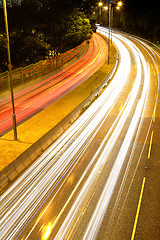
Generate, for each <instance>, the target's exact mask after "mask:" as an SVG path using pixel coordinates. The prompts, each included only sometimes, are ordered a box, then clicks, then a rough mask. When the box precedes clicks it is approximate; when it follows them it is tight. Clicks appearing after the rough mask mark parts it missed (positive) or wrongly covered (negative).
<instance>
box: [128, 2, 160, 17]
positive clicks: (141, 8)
mask: <svg viewBox="0 0 160 240" xmlns="http://www.w3.org/2000/svg"><path fill="white" fill-rule="evenodd" d="M123 2H124V4H125V5H126V8H127V9H128V10H130V11H132V12H134V13H138V14H141V13H142V14H144V13H150V12H152V13H153V12H155V13H156V14H157V13H159V14H160V11H159V3H158V1H149V2H148V1H146V0H123Z"/></svg>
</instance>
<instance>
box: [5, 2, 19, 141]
mask: <svg viewBox="0 0 160 240" xmlns="http://www.w3.org/2000/svg"><path fill="white" fill-rule="evenodd" d="M3 9H4V21H5V29H6V38H7V54H8V69H9V84H10V90H11V101H12V120H13V131H14V140H15V141H17V126H16V115H15V106H14V95H13V81H12V71H11V53H10V44H9V32H8V20H7V8H6V0H3Z"/></svg>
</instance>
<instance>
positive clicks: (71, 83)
mask: <svg viewBox="0 0 160 240" xmlns="http://www.w3.org/2000/svg"><path fill="white" fill-rule="evenodd" d="M94 41H95V43H94V51H93V52H92V53H91V54H90V56H89V59H86V58H84V59H83V62H82V63H81V64H80V63H79V65H76V67H73V68H72V70H71V71H69V72H67V71H66V73H65V75H63V77H61V78H60V79H61V80H58V83H57V84H56V85H54V84H53V82H49V83H48V84H49V87H47V88H46V86H41V88H42V91H40V89H41V88H40V89H38V90H37V89H36V90H34V92H31V93H29V94H27V96H26V95H25V96H24V97H22V98H18V99H17V100H16V101H15V110H16V117H17V122H21V121H22V120H24V119H25V118H27V119H28V117H29V116H30V115H31V116H33V114H34V113H35V114H36V112H39V111H40V109H43V108H44V107H45V106H48V104H49V103H52V102H53V101H55V100H56V99H57V98H59V97H60V96H62V95H64V93H67V92H68V91H70V90H72V89H73V87H77V85H78V84H80V83H81V82H82V81H84V80H85V79H86V78H88V77H89V76H90V75H91V74H93V73H94V72H95V71H96V70H97V69H98V68H99V67H100V66H101V65H102V64H103V62H104V61H105V59H106V55H107V54H106V52H107V48H108V46H107V43H106V41H105V40H104V39H102V38H101V37H100V36H97V35H96V36H95V37H94ZM99 46H101V47H100V50H101V51H99ZM77 66H78V68H77ZM53 85H54V86H53ZM39 91H40V92H39ZM9 107H10V105H9V106H6V109H4V106H3V109H2V110H3V111H2V112H1V132H4V131H5V130H6V129H7V128H9V127H11V125H12V119H11V115H12V114H11V111H12V110H11V108H9Z"/></svg>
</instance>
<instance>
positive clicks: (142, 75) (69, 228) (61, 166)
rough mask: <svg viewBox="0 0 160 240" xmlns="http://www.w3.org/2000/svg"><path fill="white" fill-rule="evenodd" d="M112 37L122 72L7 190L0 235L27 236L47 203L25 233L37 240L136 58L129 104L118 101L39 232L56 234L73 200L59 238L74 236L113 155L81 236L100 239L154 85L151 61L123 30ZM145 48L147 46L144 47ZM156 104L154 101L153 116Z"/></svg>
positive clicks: (105, 117)
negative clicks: (67, 187)
mask: <svg viewBox="0 0 160 240" xmlns="http://www.w3.org/2000/svg"><path fill="white" fill-rule="evenodd" d="M99 31H101V33H102V34H104V35H107V34H108V33H107V30H106V29H105V28H99ZM113 42H114V44H115V45H116V47H117V49H118V52H119V59H120V60H119V65H118V69H117V72H116V73H115V75H114V77H113V79H112V81H111V82H110V84H109V85H108V87H107V88H106V89H104V91H103V93H102V94H101V95H100V97H99V98H98V99H97V100H96V101H95V102H94V103H93V104H92V105H91V106H90V107H89V108H88V109H87V110H86V111H85V112H84V114H82V115H81V117H80V118H79V119H78V120H77V121H76V122H75V123H74V124H73V125H72V126H71V127H70V128H69V129H68V130H67V131H66V132H65V133H64V134H63V135H62V136H61V137H60V138H59V139H58V140H57V141H55V143H53V144H52V146H51V147H50V148H49V149H48V150H47V151H46V152H45V153H43V154H42V156H41V157H40V158H39V159H37V161H36V162H35V163H34V164H33V165H32V166H31V167H30V168H29V169H28V170H27V171H26V172H25V173H24V174H23V175H22V176H21V177H20V178H19V179H17V181H16V182H15V183H14V184H13V185H12V186H11V187H10V188H9V189H8V190H7V191H6V192H4V193H3V194H2V196H1V206H2V208H1V209H2V211H1V216H2V220H1V236H2V238H3V239H18V238H20V237H21V236H23V233H24V231H25V229H27V226H28V225H29V224H30V223H31V221H32V220H33V219H34V217H35V216H36V215H37V214H38V213H39V211H40V210H41V209H42V208H43V206H45V207H44V209H43V211H42V213H41V214H40V215H39V216H38V218H36V222H33V224H32V227H29V231H28V232H27V234H26V235H24V236H25V239H32V233H33V232H34V230H35V229H36V227H37V225H38V224H39V222H40V221H41V219H42V218H43V216H44V214H45V212H46V211H47V209H49V207H50V205H51V204H52V203H53V201H54V199H55V197H56V196H57V195H58V193H59V192H60V191H62V187H63V184H65V182H67V178H68V177H70V175H71V174H72V172H73V170H74V169H75V168H76V167H78V164H79V161H80V159H81V157H82V156H83V153H84V152H85V151H87V149H88V148H89V147H90V145H91V143H92V141H93V139H94V137H95V136H96V134H97V133H98V132H99V130H100V129H101V128H103V124H104V123H105V121H106V120H107V119H108V117H109V116H110V114H112V110H113V109H114V107H115V106H116V104H117V102H118V100H119V99H120V97H121V95H122V94H123V92H124V91H125V88H126V86H127V84H128V81H129V78H130V72H131V70H132V64H133V59H134V64H135V69H136V72H135V73H134V79H133V80H132V81H131V85H130V86H131V87H130V91H128V94H127V97H126V98H125V101H124V103H123V104H122V103H121V104H120V105H119V106H121V107H120V108H118V114H117V115H116V117H115V119H114V121H113V123H112V125H111V127H110V129H109V130H108V132H107V133H106V135H105V136H104V138H103V140H102V141H101V143H100V145H99V146H98V147H97V149H96V150H95V152H94V156H93V157H92V159H91V160H90V161H89V162H88V164H87V166H86V168H85V170H84V171H83V173H82V175H81V176H80V178H79V180H78V181H77V183H76V185H75V187H74V188H73V190H72V192H71V195H70V196H69V197H68V198H67V199H66V202H65V204H64V206H63V207H62V208H61V210H60V211H59V214H57V217H56V218H54V221H51V220H50V221H49V222H48V224H43V225H41V227H40V229H39V232H41V231H42V236H46V237H47V238H50V239H52V234H53V231H54V230H55V228H56V225H57V223H58V222H59V221H60V219H61V216H62V215H63V212H64V211H65V210H66V208H67V207H68V205H69V204H70V202H71V201H73V204H72V206H71V207H70V209H69V210H68V213H67V216H66V218H65V219H63V222H61V226H60V227H59V229H58V231H57V232H56V234H55V235H54V239H73V237H74V234H75V231H76V230H75V229H76V228H78V227H77V226H79V224H80V223H81V220H82V217H83V214H85V211H86V209H87V206H88V204H89V203H90V200H89V199H91V198H92V194H93V193H94V190H93V189H94V186H95V185H96V183H97V179H98V177H99V176H100V175H101V173H102V171H103V169H104V167H105V166H106V164H107V162H108V161H110V159H112V161H113V165H112V168H111V171H110V173H109V176H108V178H107V180H106V181H105V182H104V185H103V189H102V191H101V194H100V196H99V199H98V200H97V202H96V205H95V207H94V209H93V211H92V213H91V214H90V217H89V218H88V224H86V226H85V230H84V231H83V234H82V235H81V237H82V238H83V239H87V240H88V239H95V238H96V236H97V234H98V232H99V228H100V226H101V224H102V221H103V217H104V215H105V213H106V211H107V208H108V204H109V202H110V199H111V197H112V194H113V192H114V189H115V186H116V183H117V181H118V178H119V175H120V172H121V169H122V166H123V164H124V161H125V159H126V156H127V153H128V151H129V149H131V156H130V158H129V160H128V166H129V163H130V161H131V158H132V157H133V152H134V151H135V150H136V148H135V144H134V141H135V140H136V139H137V138H138V136H139V134H140V130H141V127H142V124H143V121H142V119H143V118H144V115H145V111H146V107H147V103H148V95H149V89H150V75H151V70H150V65H149V63H147V61H146V59H145V57H144V55H143V54H142V52H141V51H140V49H139V48H138V47H137V45H136V44H135V43H134V41H132V39H127V38H125V37H123V36H121V34H117V33H114V34H113ZM143 46H144V45H143ZM144 48H145V49H146V47H145V46H144ZM148 50H149V49H148ZM145 51H146V50H145ZM147 54H151V55H150V57H151V59H152V61H153V62H154V65H155V66H154V67H155V69H157V68H156V61H155V60H154V59H153V58H152V55H153V53H152V52H151V50H150V53H147ZM131 55H132V58H131ZM157 71H158V69H157ZM157 75H158V72H157ZM157 94H158V92H157ZM157 97H158V95H157ZM155 104H156V103H155ZM155 107H156V106H155V105H154V106H153V117H154V114H155ZM152 120H153V119H152ZM127 121H129V124H128V127H127V130H126V132H125V135H124V137H123V140H122V141H121V145H120V148H119V150H118V152H117V154H116V156H115V158H114V159H113V158H112V151H113V149H114V147H115V145H116V143H117V141H118V139H119V138H120V137H121V135H122V133H123V130H124V128H125V125H126V123H127ZM147 134H148V132H147ZM142 148H143V146H142ZM128 166H127V167H128ZM125 175H126V174H125ZM81 185H82V186H81ZM77 191H78V193H77V195H76V197H75V199H74V196H75V193H76V192H77ZM94 194H95V193H94ZM47 200H49V203H47V204H46V202H47ZM37 234H38V233H37Z"/></svg>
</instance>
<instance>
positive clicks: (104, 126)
mask: <svg viewBox="0 0 160 240" xmlns="http://www.w3.org/2000/svg"><path fill="white" fill-rule="evenodd" d="M128 94H129V93H128ZM125 95H126V91H125ZM123 97H124V98H125V99H126V96H123ZM117 102H118V101H117ZM117 105H119V102H118V103H117ZM115 109H116V110H115V111H118V113H119V107H117V106H116V107H115ZM113 118H115V116H114V117H113V116H111V117H110V118H109V119H110V120H109V119H108V118H107V120H106V122H105V123H104V124H103V126H102V131H101V134H99V133H98V134H97V136H96V137H95V143H97V144H98V145H99V144H100V142H101V141H102V139H103V137H104V136H105V135H106V132H108V130H109V128H108V125H109V124H108V123H109V121H110V124H111V123H113ZM128 124H129V123H128ZM104 129H105V131H104ZM126 130H127V125H125V132H126ZM102 135H103V136H102ZM124 135H125V133H124ZM121 138H122V139H123V137H121ZM90 149H91V148H90ZM93 150H94V151H95V150H96V147H95V145H94V144H93V147H92V150H91V151H93ZM117 151H118V148H117V150H116V151H114V154H115V155H116V154H117ZM93 155H94V154H93V153H92V156H93ZM88 156H89V154H88V153H87V162H88ZM112 157H113V154H112ZM113 159H114V157H113ZM113 162H114V161H113ZM113 162H112V161H111V162H110V165H112V164H113ZM108 173H109V171H108ZM102 175H103V174H102ZM105 176H106V174H105ZM98 182H99V181H98ZM98 182H97V184H98ZM105 182H106V181H103V184H104V183H105ZM97 186H99V184H98V185H97ZM102 189H103V187H102V188H101V187H98V190H99V191H102ZM94 190H95V188H94ZM64 195H66V194H64ZM91 195H93V196H99V195H100V194H97V193H96V194H91ZM58 199H59V198H58ZM93 202H94V205H96V202H97V201H96V200H94V201H93ZM61 208H62V207H61ZM56 209H57V208H56ZM89 212H90V211H89ZM91 213H92V211H91V212H90V215H91ZM88 214H89V213H88ZM88 214H87V215H86V213H85V215H84V217H85V218H88ZM63 220H64V219H63ZM47 222H49V223H51V222H52V221H51V219H49V220H48V221H47ZM83 222H84V221H83V220H82V225H83ZM42 225H43V226H44V227H45V229H46V226H47V223H45V224H42V223H41V224H40V226H39V227H38V228H37V229H36V230H35V231H34V232H35V234H36V233H37V232H38V229H42V228H43V227H42ZM49 226H50V224H49V225H48V227H49ZM83 227H84V225H83ZM83 227H82V226H81V227H80V228H78V229H83ZM54 232H56V231H54ZM52 234H53V233H52ZM74 234H76V235H77V234H79V233H78V232H76V233H74ZM31 238H32V237H31Z"/></svg>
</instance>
